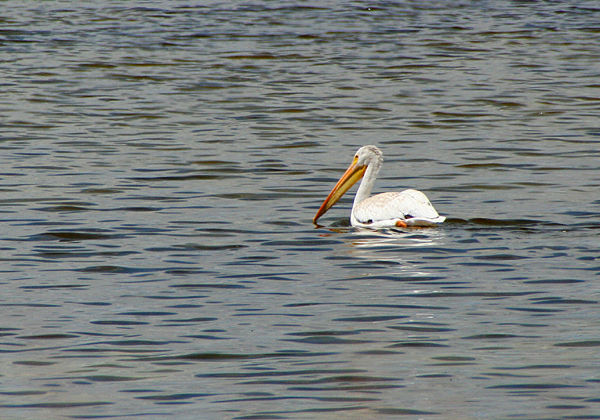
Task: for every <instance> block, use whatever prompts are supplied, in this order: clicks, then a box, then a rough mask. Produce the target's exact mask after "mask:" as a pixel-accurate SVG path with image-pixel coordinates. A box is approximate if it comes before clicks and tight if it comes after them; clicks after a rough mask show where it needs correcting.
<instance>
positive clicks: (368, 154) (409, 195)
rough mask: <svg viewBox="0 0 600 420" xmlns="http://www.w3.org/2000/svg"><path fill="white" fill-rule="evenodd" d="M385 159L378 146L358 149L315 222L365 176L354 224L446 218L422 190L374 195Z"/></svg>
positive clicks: (404, 223)
mask: <svg viewBox="0 0 600 420" xmlns="http://www.w3.org/2000/svg"><path fill="white" fill-rule="evenodd" d="M382 163H383V156H382V153H381V151H380V150H379V149H378V148H377V147H376V146H371V145H369V146H363V147H361V148H360V149H358V151H357V152H356V154H355V156H354V159H353V161H352V163H351V164H350V166H349V167H348V169H347V170H346V172H345V173H344V175H343V176H342V177H341V178H340V180H339V181H338V182H337V184H336V185H335V186H334V187H333V189H332V190H331V192H330V193H329V195H328V196H327V198H326V199H325V201H324V202H323V204H322V205H321V208H319V211H318V212H317V214H316V215H315V217H314V219H313V222H314V223H315V224H316V222H317V220H318V219H319V217H321V216H322V215H323V214H324V213H325V212H326V211H327V210H329V208H331V206H333V205H334V204H335V203H336V202H337V201H338V200H339V199H340V198H341V197H342V195H344V193H345V192H346V191H348V190H349V189H350V187H352V185H354V184H355V183H356V182H357V181H358V180H359V179H361V178H362V181H361V183H360V186H359V187H358V191H357V192H356V196H355V197H354V204H353V205H352V213H351V215H350V222H351V223H352V226H358V227H370V228H382V227H407V226H435V225H437V224H439V223H442V222H443V221H444V220H446V218H445V217H444V216H440V215H439V214H438V212H437V211H436V210H435V209H434V208H433V206H432V205H431V202H430V201H429V199H428V198H427V196H426V195H425V194H423V193H422V192H421V191H418V190H413V189H409V190H404V191H402V192H387V193H381V194H376V195H374V196H371V190H372V189H373V185H374V183H375V179H376V177H377V173H378V172H379V170H380V169H381V165H382Z"/></svg>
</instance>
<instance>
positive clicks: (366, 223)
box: [365, 219, 373, 225]
mask: <svg viewBox="0 0 600 420" xmlns="http://www.w3.org/2000/svg"><path fill="white" fill-rule="evenodd" d="M371 223H373V219H369V220H367V221H366V222H365V225H370V224H371Z"/></svg>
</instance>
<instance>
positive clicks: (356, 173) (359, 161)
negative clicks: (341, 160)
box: [313, 145, 383, 224]
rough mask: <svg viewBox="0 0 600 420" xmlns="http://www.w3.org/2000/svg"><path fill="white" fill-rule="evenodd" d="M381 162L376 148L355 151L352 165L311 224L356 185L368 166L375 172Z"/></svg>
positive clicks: (381, 157) (381, 159) (370, 146)
mask: <svg viewBox="0 0 600 420" xmlns="http://www.w3.org/2000/svg"><path fill="white" fill-rule="evenodd" d="M382 162H383V154H382V153H381V150H379V148H378V147H377V146H373V145H368V146H363V147H361V148H360V149H358V150H357V151H356V153H355V154H354V159H352V163H351V164H350V166H349V167H348V169H346V172H344V175H342V177H341V178H340V180H339V181H338V182H337V184H335V186H334V187H333V189H332V190H331V192H330V193H329V195H328V196H327V198H326V199H325V201H323V204H321V207H320V208H319V211H318V212H317V214H316V215H315V217H314V218H313V223H314V224H316V223H317V220H319V217H321V216H322V215H324V214H325V212H327V210H329V209H330V208H331V207H332V206H333V205H334V204H335V203H337V202H338V200H339V199H340V198H342V196H343V195H344V194H345V193H346V191H348V190H349V189H350V188H351V187H352V186H353V185H354V184H356V183H357V182H358V181H359V180H360V179H361V178H362V177H363V176H364V175H365V171H366V170H367V168H368V167H369V166H371V167H373V168H374V170H375V172H377V171H378V170H379V168H380V167H381V164H382Z"/></svg>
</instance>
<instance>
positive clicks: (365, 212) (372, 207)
mask: <svg viewBox="0 0 600 420" xmlns="http://www.w3.org/2000/svg"><path fill="white" fill-rule="evenodd" d="M353 215H354V218H355V219H356V220H357V221H358V222H359V223H360V224H363V225H366V226H373V227H376V226H394V225H395V223H396V221H398V220H402V221H404V222H406V225H408V226H431V225H435V224H437V223H442V222H443V221H444V220H445V219H446V218H445V217H443V216H440V215H439V214H438V212H437V211H436V210H435V209H434V208H433V206H432V205H431V202H430V201H429V199H428V198H427V196H426V195H425V194H423V193H422V192H421V191H417V190H412V189H411V190H404V191H402V192H387V193H382V194H377V195H374V196H371V197H369V198H367V199H365V200H363V201H361V202H360V203H358V205H356V207H355V208H354V210H353Z"/></svg>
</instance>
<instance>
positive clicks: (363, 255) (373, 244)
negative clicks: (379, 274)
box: [344, 229, 446, 278]
mask: <svg viewBox="0 0 600 420" xmlns="http://www.w3.org/2000/svg"><path fill="white" fill-rule="evenodd" d="M445 238H446V232H444V231H443V230H438V229H433V230H432V229H427V230H423V229H421V230H419V231H410V232H407V231H398V230H394V229H379V230H371V229H357V230H352V231H351V236H347V237H346V238H344V239H345V241H346V243H347V245H348V247H349V248H350V251H349V254H350V255H351V256H352V257H354V258H356V259H358V260H361V261H365V262H368V264H373V263H375V264H377V263H378V262H379V263H383V264H384V265H388V264H389V263H392V264H393V265H391V266H390V268H391V267H394V268H393V269H392V272H391V273H389V274H392V275H400V276H401V277H414V278H419V277H427V276H431V275H432V273H431V272H429V271H426V270H423V267H422V265H423V264H420V263H419V262H415V261H414V260H415V258H417V259H419V258H418V257H417V256H420V255H422V254H423V253H426V254H428V255H431V254H433V255H437V254H439V253H440V252H441V253H443V252H444V251H443V250H442V249H440V245H441V244H443V243H444V242H445ZM442 246H443V245H442ZM419 248H421V249H423V251H417V249H419Z"/></svg>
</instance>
